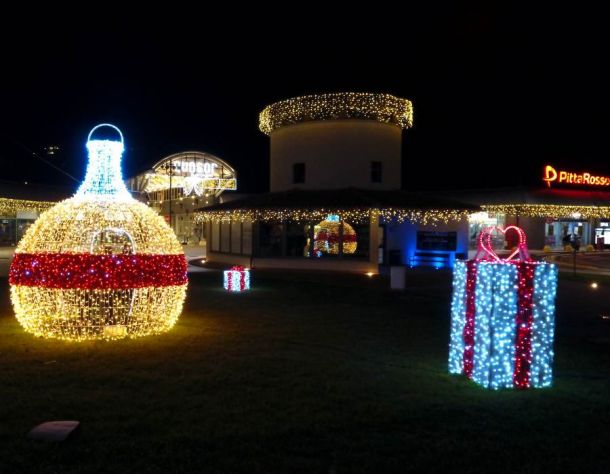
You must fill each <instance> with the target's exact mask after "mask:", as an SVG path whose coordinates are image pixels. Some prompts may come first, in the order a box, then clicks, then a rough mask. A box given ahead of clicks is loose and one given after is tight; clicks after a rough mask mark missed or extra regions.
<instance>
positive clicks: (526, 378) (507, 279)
mask: <svg viewBox="0 0 610 474" xmlns="http://www.w3.org/2000/svg"><path fill="white" fill-rule="evenodd" d="M495 230H496V231H500V232H502V233H506V232H508V231H515V232H517V233H518V236H519V245H518V247H517V249H516V250H515V251H514V252H512V254H511V255H509V256H508V257H507V258H506V259H502V258H500V257H499V256H498V255H497V254H496V253H495V252H494V251H493V249H492V247H491V234H492V232H493V231H495ZM453 275H454V277H453V299H452V303H451V336H450V344H449V372H450V373H454V374H465V375H466V376H467V377H469V378H470V379H472V380H473V381H474V382H476V383H477V384H479V385H482V386H484V387H486V388H493V389H499V388H529V387H548V386H550V385H551V383H552V380H553V369H552V364H553V339H554V334H555V296H556V292H557V268H556V266H555V265H553V264H550V263H546V262H537V261H533V260H532V259H531V258H530V256H529V252H528V251H527V244H526V237H525V233H524V232H523V230H522V229H520V228H518V227H515V226H510V227H507V228H506V229H500V228H494V227H492V228H488V229H485V230H484V231H483V232H481V235H480V236H479V250H478V252H477V255H476V256H475V258H474V259H472V260H468V261H457V262H456V264H455V267H454V273H453Z"/></svg>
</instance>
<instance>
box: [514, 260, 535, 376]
mask: <svg viewBox="0 0 610 474" xmlns="http://www.w3.org/2000/svg"><path fill="white" fill-rule="evenodd" d="M535 268H536V267H535V265H532V264H529V265H528V264H527V263H526V262H519V263H518V264H517V278H518V282H517V285H518V289H517V317H516V323H517V335H516V338H515V369H514V372H513V385H514V386H515V387H517V388H528V387H529V386H530V366H531V364H532V323H533V320H534V311H533V307H534V301H533V296H534V272H535V271H536V270H535Z"/></svg>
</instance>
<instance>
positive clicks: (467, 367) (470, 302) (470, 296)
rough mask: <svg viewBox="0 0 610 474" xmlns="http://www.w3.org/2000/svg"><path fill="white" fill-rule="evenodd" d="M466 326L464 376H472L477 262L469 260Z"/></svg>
mask: <svg viewBox="0 0 610 474" xmlns="http://www.w3.org/2000/svg"><path fill="white" fill-rule="evenodd" d="M466 268H467V270H466V271H467V274H466V324H465V325H464V332H463V338H464V358H463V360H464V374H465V375H466V376H468V377H471V376H472V369H473V367H474V364H473V361H474V315H475V311H476V306H475V287H476V284H477V262H476V260H469V261H468V262H467V263H466Z"/></svg>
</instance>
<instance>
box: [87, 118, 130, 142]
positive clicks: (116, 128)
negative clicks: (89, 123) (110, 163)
mask: <svg viewBox="0 0 610 474" xmlns="http://www.w3.org/2000/svg"><path fill="white" fill-rule="evenodd" d="M102 127H109V128H113V129H115V130H116V131H117V133H118V134H119V136H120V137H121V144H123V145H124V144H125V140H124V139H123V134H122V133H121V130H119V127H117V126H116V125H112V124H111V123H100V124H99V125H96V126H95V127H93V128H92V129H91V131H90V132H89V135H88V136H87V143H89V142H91V141H93V140H91V135H93V132H95V131H96V130H97V129H98V128H102ZM96 141H97V140H96ZM108 141H114V140H108Z"/></svg>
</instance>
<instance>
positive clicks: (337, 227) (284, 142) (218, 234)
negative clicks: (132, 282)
mask: <svg viewBox="0 0 610 474" xmlns="http://www.w3.org/2000/svg"><path fill="white" fill-rule="evenodd" d="M412 121H413V109H412V104H411V102H409V101H408V100H405V99H400V98H397V97H393V96H390V95H386V94H365V93H363V94H357V93H343V94H324V95H316V96H305V97H298V98H294V99H289V100H285V101H281V102H278V103H275V104H272V105H270V106H269V107H267V108H266V109H265V110H263V111H262V112H261V114H260V117H259V127H260V130H261V131H262V132H263V133H265V134H267V135H269V137H270V141H271V143H270V145H271V146H270V192H269V193H267V194H261V195H256V196H251V197H248V198H244V199H238V200H235V201H231V202H226V203H222V204H220V203H219V204H214V205H211V206H209V207H207V208H199V209H198V210H197V212H196V221H197V222H201V223H203V224H204V225H205V226H206V231H207V256H208V260H209V261H212V262H220V263H224V264H241V265H244V266H254V267H258V268H262V267H281V268H308V269H330V270H349V271H364V272H372V273H377V272H378V271H380V268H381V267H383V266H384V265H397V264H398V265H407V266H420V265H426V266H432V267H435V268H442V267H452V266H453V262H454V261H455V259H456V258H466V257H467V256H468V255H469V254H470V255H472V254H473V252H474V251H475V249H476V243H477V241H476V237H477V236H478V234H479V233H480V231H481V229H482V228H483V227H487V226H499V227H505V226H509V225H516V226H519V227H521V228H523V229H524V230H525V232H526V234H527V237H528V244H529V247H530V249H532V250H534V253H536V252H535V251H536V250H539V251H541V252H542V251H547V252H549V251H563V250H565V248H566V246H568V245H570V243H571V242H574V241H577V242H578V244H579V245H580V249H581V250H583V251H586V250H589V251H591V250H593V248H594V247H595V248H597V249H602V248H603V245H604V244H605V245H606V246H607V247H610V192H608V191H606V190H605V189H606V188H607V187H608V185H610V178H605V177H603V176H596V175H594V174H591V173H579V172H575V171H565V170H556V169H555V168H553V167H552V166H550V165H547V166H546V167H544V168H543V169H542V170H541V175H540V185H539V186H537V187H531V188H523V189H521V188H510V189H488V190H464V191H451V192H442V193H439V192H434V193H417V192H409V191H405V190H401V182H400V176H401V161H402V156H401V134H402V132H403V130H404V129H407V128H409V127H411V125H412ZM512 239H514V236H512V235H511V234H510V233H509V234H507V235H506V236H504V235H503V234H502V233H500V232H497V233H496V235H494V241H493V245H494V248H495V249H496V250H497V252H499V253H502V251H503V250H506V251H508V250H509V249H512V248H513V247H514V246H516V244H517V242H514V241H513V240H512Z"/></svg>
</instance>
